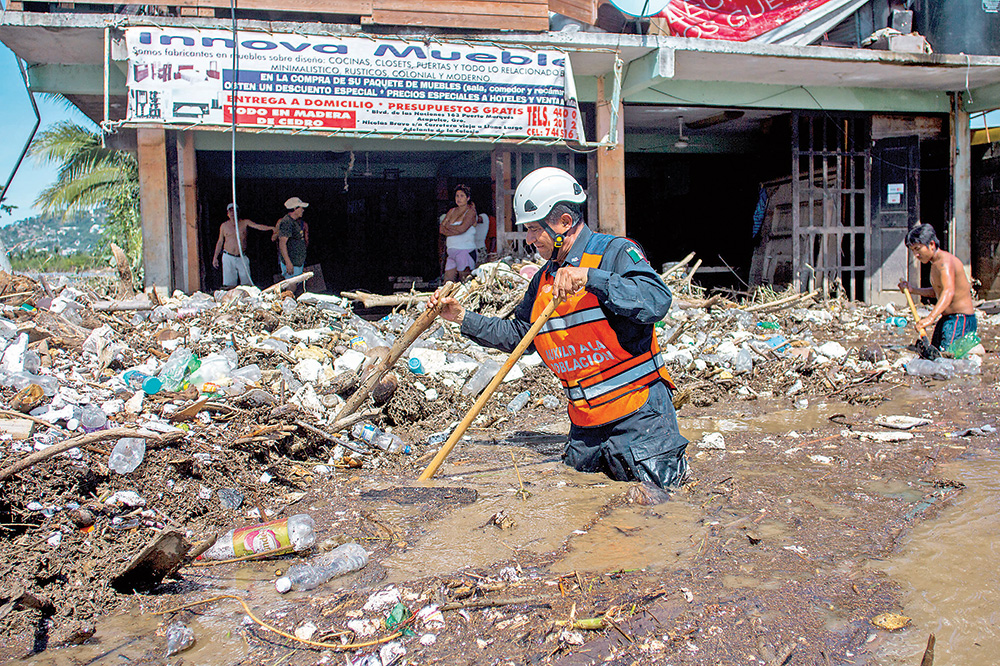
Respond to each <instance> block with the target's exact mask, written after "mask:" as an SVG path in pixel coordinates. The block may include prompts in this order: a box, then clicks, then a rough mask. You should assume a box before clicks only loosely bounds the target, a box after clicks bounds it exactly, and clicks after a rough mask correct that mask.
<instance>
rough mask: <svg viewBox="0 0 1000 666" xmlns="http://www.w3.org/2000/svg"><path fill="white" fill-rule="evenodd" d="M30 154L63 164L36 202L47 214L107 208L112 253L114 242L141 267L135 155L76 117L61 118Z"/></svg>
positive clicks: (107, 247) (106, 238)
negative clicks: (108, 143)
mask: <svg viewBox="0 0 1000 666" xmlns="http://www.w3.org/2000/svg"><path fill="white" fill-rule="evenodd" d="M30 154H31V155H32V156H33V157H34V158H35V159H36V160H38V161H40V162H51V163H56V164H58V165H59V170H58V172H57V176H56V181H55V182H54V183H53V184H52V185H50V186H49V187H47V188H45V189H44V190H42V191H41V192H40V193H39V195H38V198H37V199H36V201H35V205H37V206H40V207H41V208H42V210H44V211H46V212H59V213H62V214H63V215H65V214H67V213H69V212H71V211H74V210H88V209H91V208H93V207H95V206H101V205H103V206H105V207H106V208H107V210H108V221H107V224H106V225H105V228H104V232H103V238H104V248H103V249H104V250H105V251H107V252H108V253H109V256H110V245H111V243H115V244H116V245H118V246H120V247H121V248H122V249H124V250H125V253H126V254H127V256H128V259H129V263H130V264H131V265H132V267H133V269H134V270H135V269H139V268H141V260H142V226H141V223H140V220H139V169H138V165H137V163H136V160H135V157H134V156H132V155H131V154H130V153H128V152H126V151H124V150H113V149H110V148H106V147H105V146H104V145H103V141H102V139H101V134H100V133H98V132H95V131H92V130H89V129H87V128H86V127H83V126H81V125H78V124H77V123H74V122H72V121H68V120H67V121H62V122H59V123H56V124H54V125H52V126H51V127H48V128H46V129H44V130H42V131H41V132H39V133H38V134H37V135H36V136H35V140H34V141H33V142H32V143H31V148H30Z"/></svg>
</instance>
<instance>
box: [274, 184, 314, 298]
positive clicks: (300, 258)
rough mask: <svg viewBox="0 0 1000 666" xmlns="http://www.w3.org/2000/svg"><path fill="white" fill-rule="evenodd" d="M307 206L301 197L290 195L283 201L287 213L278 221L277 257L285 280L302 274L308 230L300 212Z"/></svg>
mask: <svg viewBox="0 0 1000 666" xmlns="http://www.w3.org/2000/svg"><path fill="white" fill-rule="evenodd" d="M308 206H309V204H307V203H306V202H305V201H303V200H302V199H299V198H298V197H292V198H291V199H289V200H288V201H286V202H285V208H286V209H287V210H288V214H287V215H285V216H284V217H283V218H281V219H280V220H279V221H278V257H279V258H280V259H281V275H282V277H284V278H285V279H286V280H287V279H288V278H290V277H293V276H295V275H302V269H303V268H304V267H305V265H306V243H307V239H308V238H309V236H308V233H309V232H308V231H307V229H308V227H306V226H305V222H303V221H302V214H303V213H305V212H306V208H308Z"/></svg>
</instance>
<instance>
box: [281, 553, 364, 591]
mask: <svg viewBox="0 0 1000 666" xmlns="http://www.w3.org/2000/svg"><path fill="white" fill-rule="evenodd" d="M366 564H368V552H367V551H366V550H365V549H364V548H362V547H361V546H359V545H358V544H356V543H345V544H344V545H343V546H338V547H336V548H334V549H333V550H331V551H330V552H329V553H327V554H326V555H323V556H321V557H318V558H316V560H315V561H313V562H310V563H308V564H293V565H292V566H290V567H288V572H287V573H285V575H284V576H282V577H281V578H279V579H278V580H277V581H275V583H274V587H275V588H276V589H277V590H278V592H281V593H282V594H284V593H285V592H288V591H289V590H311V589H313V588H316V587H319V586H320V585H322V584H323V583H325V582H327V581H328V580H330V579H331V578H335V577H336V576H343V575H344V574H347V573H350V572H352V571H357V570H358V569H362V568H364V566H365V565H366Z"/></svg>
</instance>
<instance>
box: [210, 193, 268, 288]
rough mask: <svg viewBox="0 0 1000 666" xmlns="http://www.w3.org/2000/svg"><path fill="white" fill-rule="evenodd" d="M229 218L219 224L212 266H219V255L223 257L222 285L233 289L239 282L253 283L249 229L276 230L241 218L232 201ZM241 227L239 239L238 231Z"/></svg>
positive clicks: (228, 209)
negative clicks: (248, 254) (248, 257)
mask: <svg viewBox="0 0 1000 666" xmlns="http://www.w3.org/2000/svg"><path fill="white" fill-rule="evenodd" d="M226 216H227V217H228V218H229V219H227V220H226V221H225V222H223V223H222V224H221V225H219V240H218V242H216V244H215V254H213V255H212V266H214V267H215V268H218V267H219V257H220V255H221V257H222V286H223V287H224V288H226V289H232V288H233V287H235V286H236V285H237V284H253V280H251V279H250V260H249V259H247V257H246V247H247V229H248V228H249V227H253V228H254V229H258V230H260V231H271V232H273V231H274V227H268V226H265V225H263V224H257V223H256V222H254V221H253V220H248V219H242V220H239V221H238V222H237V220H238V218H239V209H238V208H237V207H236V205H235V204H232V203H230V204H229V206H228V207H227V208H226ZM237 228H239V234H240V235H239V240H238V241H237V238H236V233H237Z"/></svg>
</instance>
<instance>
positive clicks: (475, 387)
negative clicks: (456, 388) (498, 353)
mask: <svg viewBox="0 0 1000 666" xmlns="http://www.w3.org/2000/svg"><path fill="white" fill-rule="evenodd" d="M499 371H500V364H499V363H497V362H496V361H494V360H493V359H491V358H490V359H486V360H485V361H483V363H482V364H481V365H480V366H479V369H478V370H476V372H475V374H473V375H472V377H470V378H469V381H467V382H466V383H465V386H463V387H462V395H468V396H477V395H479V394H480V393H482V391H483V389H484V388H486V385H487V384H489V383H490V381H492V379H493V378H494V377H496V374H497V373H498V372H499Z"/></svg>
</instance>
